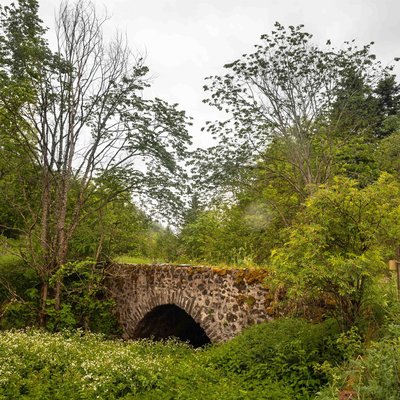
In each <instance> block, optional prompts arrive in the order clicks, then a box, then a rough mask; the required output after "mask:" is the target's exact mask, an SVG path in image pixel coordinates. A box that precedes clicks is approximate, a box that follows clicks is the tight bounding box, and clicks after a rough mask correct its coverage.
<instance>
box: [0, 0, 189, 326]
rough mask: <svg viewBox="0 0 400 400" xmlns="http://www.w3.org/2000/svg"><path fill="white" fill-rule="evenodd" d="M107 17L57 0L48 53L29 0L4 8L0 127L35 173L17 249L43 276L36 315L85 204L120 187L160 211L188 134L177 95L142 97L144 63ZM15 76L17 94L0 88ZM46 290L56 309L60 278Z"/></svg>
mask: <svg viewBox="0 0 400 400" xmlns="http://www.w3.org/2000/svg"><path fill="white" fill-rule="evenodd" d="M25 19H26V20H28V21H29V22H30V26H31V27H32V29H31V30H30V29H28V28H27V31H26V32H24V33H26V35H24V36H23V37H18V40H17V41H16V40H14V35H13V33H14V32H13V27H15V25H16V24H18V23H19V24H21V26H23V21H25ZM106 20H107V18H106V17H101V16H99V15H98V14H97V13H96V10H95V7H94V5H93V4H92V3H90V2H89V1H85V0H79V1H77V2H76V3H73V4H69V3H63V4H62V5H61V7H60V10H59V14H58V18H57V21H56V38H57V51H56V52H54V53H53V52H51V51H50V49H49V48H48V45H47V43H46V41H45V40H44V39H43V33H44V31H45V30H44V29H43V28H42V25H41V21H40V19H39V18H38V17H37V2H36V1H34V0H21V1H20V2H19V5H18V6H15V5H12V6H10V7H6V8H4V9H3V35H2V37H1V44H2V56H3V59H4V60H6V61H7V62H6V63H4V64H3V65H4V66H3V67H2V71H1V76H2V79H3V87H5V89H4V90H3V93H2V98H1V109H2V110H3V117H5V118H4V120H3V122H2V123H3V126H2V133H3V135H5V136H9V137H12V138H13V140H14V141H15V142H16V143H17V144H18V145H19V146H20V147H21V149H23V152H24V157H25V158H26V159H27V160H31V162H32V163H33V164H35V165H37V166H38V168H39V173H40V180H41V184H40V193H41V199H40V204H39V205H38V206H37V209H36V214H35V215H34V217H33V218H32V220H31V227H30V229H29V230H27V231H26V235H27V236H28V252H27V254H26V257H29V259H30V263H31V264H32V265H33V266H34V267H35V269H36V270H37V271H38V273H39V276H40V278H41V281H42V291H41V314H40V322H41V324H43V323H44V322H45V315H46V302H47V299H48V296H49V292H48V290H49V286H48V282H49V279H50V278H51V276H52V275H54V274H55V273H56V271H57V270H58V269H59V268H60V267H61V266H62V265H63V264H65V262H66V261H67V258H68V249H69V243H70V241H71V239H72V238H73V236H74V234H75V232H76V230H77V227H78V226H79V224H80V221H81V220H82V219H84V218H85V217H86V215H87V214H86V210H88V209H89V210H94V209H100V208H102V207H104V205H105V204H107V203H108V202H110V201H111V200H112V199H113V198H115V197H117V196H118V195H119V194H120V193H121V192H125V191H130V192H131V193H133V194H134V195H135V196H145V197H146V203H147V204H152V203H154V201H155V200H159V202H158V204H159V207H158V210H161V211H162V210H165V205H166V204H168V205H174V204H175V206H178V207H179V204H178V202H177V198H178V197H179V196H178V193H179V188H180V187H181V186H182V185H181V179H182V177H183V173H182V169H181V168H180V166H179V164H178V160H179V158H181V157H184V155H185V151H186V145H187V144H188V143H189V136H188V133H187V131H186V122H187V121H186V117H185V114H184V112H183V111H179V110H178V109H177V105H176V104H174V105H169V104H167V103H166V102H165V101H163V100H161V99H158V98H156V99H154V100H150V99H146V98H145V97H144V94H143V91H144V89H145V88H146V87H148V86H149V82H148V79H147V78H146V75H147V72H148V68H147V67H146V66H145V65H144V60H143V58H141V57H134V56H133V54H132V53H131V51H130V50H129V48H128V46H127V44H126V43H125V41H124V40H123V38H122V36H121V35H117V36H116V37H115V38H114V40H113V41H112V42H110V43H107V42H106V41H105V39H104V37H103V31H102V29H103V25H104V24H105V22H106ZM21 49H22V50H23V51H22V56H23V60H24V62H23V63H22V64H21V63H20V59H19V58H18V56H19V54H20V50H21ZM33 50H34V51H33ZM21 76H22V77H23V84H21V85H20V87H21V92H23V90H22V89H23V88H24V87H25V86H26V87H28V88H29V93H30V96H29V98H25V97H20V98H18V99H17V100H18V101H19V102H18V104H16V100H15V96H10V91H9V90H8V89H9V88H10V85H12V84H13V83H14V82H21V79H22V78H21V79H20V77H21ZM17 97H18V96H17ZM11 128H12V129H11ZM100 177H101V178H102V179H106V180H107V181H109V182H111V181H114V182H118V185H116V187H118V188H119V189H117V190H115V191H110V192H109V193H107V194H106V195H105V196H103V197H101V198H98V197H97V196H95V193H96V190H97V187H96V184H93V180H94V178H96V179H99V178H100ZM142 198H143V197H142ZM163 206H164V207H163ZM54 299H55V308H56V309H59V307H60V285H56V289H55V293H54Z"/></svg>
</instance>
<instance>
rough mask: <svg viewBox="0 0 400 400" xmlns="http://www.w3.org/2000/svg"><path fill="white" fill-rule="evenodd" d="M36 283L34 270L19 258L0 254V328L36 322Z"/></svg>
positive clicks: (22, 325) (19, 326)
mask: <svg viewBox="0 0 400 400" xmlns="http://www.w3.org/2000/svg"><path fill="white" fill-rule="evenodd" d="M38 285H39V279H38V277H37V275H36V273H35V271H34V270H33V269H32V268H30V267H29V266H28V265H26V263H24V262H23V261H21V259H20V258H18V257H16V256H11V255H0V329H10V328H23V327H26V326H29V325H32V324H34V323H35V322H36V308H37V302H38V298H37V289H36V287H38Z"/></svg>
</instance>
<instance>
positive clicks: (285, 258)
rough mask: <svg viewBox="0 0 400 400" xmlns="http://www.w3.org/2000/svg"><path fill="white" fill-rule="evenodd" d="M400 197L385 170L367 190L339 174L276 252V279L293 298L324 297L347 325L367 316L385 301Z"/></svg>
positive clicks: (309, 203) (297, 300)
mask: <svg viewBox="0 0 400 400" xmlns="http://www.w3.org/2000/svg"><path fill="white" fill-rule="evenodd" d="M399 198H400V187H399V184H398V182H396V180H395V179H393V178H392V177H391V176H390V175H387V174H383V175H382V176H381V177H380V178H379V179H378V181H377V182H375V183H373V184H372V185H369V186H367V187H365V188H359V187H358V183H357V182H356V181H354V180H350V179H348V178H339V177H337V178H335V180H334V183H333V184H332V185H322V186H321V187H320V188H319V189H318V190H317V191H316V192H315V193H314V194H313V195H312V196H311V197H310V198H309V199H308V200H307V202H306V204H305V209H304V210H303V211H302V212H301V213H300V214H299V215H298V220H297V223H296V224H295V225H294V226H292V227H291V228H290V229H287V231H286V234H287V239H286V242H285V243H284V244H283V245H282V246H281V247H277V248H276V249H275V250H274V251H273V255H272V259H271V261H272V266H273V268H274V271H275V274H276V275H275V276H276V279H277V281H278V282H281V283H282V282H283V283H284V284H285V286H286V289H287V295H288V297H289V298H290V299H291V300H292V302H293V303H294V304H296V303H297V304H301V303H303V304H304V303H306V304H307V303H308V304H309V302H310V301H311V302H312V301H314V300H321V298H322V299H325V301H326V304H331V305H332V306H333V315H334V316H335V317H336V318H337V319H338V322H339V323H340V325H341V327H342V328H343V329H348V328H350V327H351V326H352V325H354V324H356V323H359V322H360V321H361V320H362V319H363V318H365V316H367V315H368V307H369V306H371V305H373V304H379V302H380V301H382V300H383V299H382V297H381V296H376V292H377V291H378V290H377V289H378V288H379V287H381V286H382V278H384V277H385V274H386V272H387V271H388V270H387V265H386V263H385V262H384V260H385V259H386V260H387V259H389V258H390V257H391V256H393V252H394V248H395V245H396V244H397V243H398V241H399V239H400V231H399V222H400V214H399V210H400V208H399V206H400V203H399ZM374 291H375V293H374ZM328 309H329V308H328Z"/></svg>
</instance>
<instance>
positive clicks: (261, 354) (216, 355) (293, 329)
mask: <svg viewBox="0 0 400 400" xmlns="http://www.w3.org/2000/svg"><path fill="white" fill-rule="evenodd" d="M337 334H338V327H337V325H336V324H335V323H334V322H332V321H327V322H325V323H323V324H319V325H313V324H311V323H308V322H306V321H304V320H301V319H284V320H277V321H273V322H270V323H265V324H260V325H257V326H254V327H252V328H250V329H248V330H247V331H245V332H244V333H243V334H242V335H240V336H238V337H236V338H235V339H233V340H232V341H230V342H228V343H226V344H224V345H222V346H220V347H218V348H216V349H215V350H214V351H213V355H212V357H211V359H210V362H211V364H212V365H214V367H215V368H217V369H221V370H224V371H226V372H227V373H235V374H238V375H241V376H242V377H243V383H244V387H245V388H252V387H254V386H255V385H258V386H261V387H262V386H269V385H271V384H275V385H278V384H279V385H281V386H282V387H285V388H286V389H285V392H286V393H288V395H289V394H291V396H292V397H291V398H293V399H295V398H296V399H303V398H309V397H310V396H311V395H312V394H313V393H315V392H316V391H317V390H318V389H320V388H321V386H323V385H325V384H326V383H327V382H328V375H327V374H326V373H325V372H324V370H323V369H321V368H320V366H321V365H322V364H323V363H324V362H326V361H328V362H332V363H335V362H339V361H340V360H341V358H342V356H341V354H340V352H339V351H338V350H336V348H335V345H334V344H335V341H336V337H337ZM289 389H290V391H289ZM275 398H276V399H281V398H284V397H279V396H278V397H275Z"/></svg>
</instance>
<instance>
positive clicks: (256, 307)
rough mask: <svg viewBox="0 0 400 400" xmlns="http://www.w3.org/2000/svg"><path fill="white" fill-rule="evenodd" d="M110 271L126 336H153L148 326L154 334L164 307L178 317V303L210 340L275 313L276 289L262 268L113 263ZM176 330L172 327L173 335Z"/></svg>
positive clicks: (229, 335) (111, 287)
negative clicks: (244, 268)
mask: <svg viewBox="0 0 400 400" xmlns="http://www.w3.org/2000/svg"><path fill="white" fill-rule="evenodd" d="M108 274H109V278H108V283H107V284H108V288H109V290H110V293H111V295H112V297H113V298H114V299H115V302H116V312H117V317H118V319H119V321H120V323H121V326H122V328H123V332H124V337H125V338H127V339H128V338H131V339H132V338H135V337H143V336H146V335H150V336H151V331H153V335H154V336H157V335H155V334H154V332H155V333H157V329H156V327H155V326H154V325H155V324H156V323H157V320H159V321H162V319H163V317H162V315H163V313H164V312H170V313H172V314H171V315H175V317H176V318H178V320H179V319H180V321H182V319H184V317H183V314H177V313H179V311H177V309H176V308H178V309H181V310H182V311H183V312H185V313H186V314H187V316H188V318H191V319H193V321H194V323H195V324H197V325H198V326H199V329H201V330H202V331H204V333H205V335H206V337H208V339H209V340H210V341H211V342H212V343H214V342H221V341H225V340H227V339H230V338H232V337H234V336H235V335H236V334H238V333H239V332H240V331H241V330H242V329H243V328H245V327H246V326H249V325H252V324H255V323H259V322H262V321H266V320H269V319H271V318H272V315H273V306H272V303H273V301H274V294H273V293H271V292H270V290H269V289H268V288H267V287H266V286H265V279H266V277H267V275H268V274H267V272H266V271H263V270H237V269H215V268H210V267H192V266H179V265H165V264H163V265H128V264H114V265H112V266H111V267H110V268H109V270H108ZM166 306H169V308H168V307H166ZM159 307H162V308H159ZM171 307H172V308H171ZM174 307H176V308H174ZM154 310H155V311H154ZM174 310H175V311H174ZM182 323H183V322H182ZM192 326H193V325H192ZM174 333H175V334H176V333H177V332H173V329H171V336H174ZM178 333H179V332H178ZM157 334H158V333H157ZM178 337H179V335H178Z"/></svg>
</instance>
